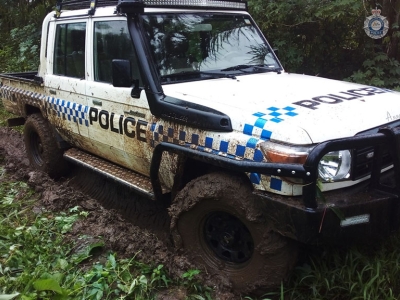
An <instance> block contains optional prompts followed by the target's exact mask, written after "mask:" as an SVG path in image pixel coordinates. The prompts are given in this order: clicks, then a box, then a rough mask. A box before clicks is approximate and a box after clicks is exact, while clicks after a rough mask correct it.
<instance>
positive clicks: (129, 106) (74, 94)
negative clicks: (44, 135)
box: [45, 16, 152, 175]
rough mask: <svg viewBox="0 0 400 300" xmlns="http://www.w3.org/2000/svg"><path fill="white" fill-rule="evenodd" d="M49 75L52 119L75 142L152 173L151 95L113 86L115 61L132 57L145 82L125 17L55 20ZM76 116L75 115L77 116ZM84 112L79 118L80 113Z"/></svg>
mask: <svg viewBox="0 0 400 300" xmlns="http://www.w3.org/2000/svg"><path fill="white" fill-rule="evenodd" d="M48 45H54V47H49V48H52V49H48V51H47V61H48V66H49V70H48V73H47V74H46V76H45V86H46V88H47V90H48V91H47V93H48V94H49V95H50V97H48V100H47V101H48V102H49V103H48V105H49V108H50V109H49V111H50V112H52V113H51V114H49V119H50V121H51V122H52V123H53V124H54V125H55V126H56V128H57V129H58V131H59V132H60V134H61V135H62V136H63V137H64V138H65V139H66V140H68V141H69V142H71V143H72V144H73V145H75V146H77V147H80V148H82V149H83V150H86V151H89V152H91V153H92V154H95V155H98V156H100V157H103V158H106V159H108V160H110V161H112V162H114V163H117V164H119V165H122V166H125V167H127V168H129V169H132V170H135V171H137V172H139V173H142V174H144V175H149V168H150V159H151V153H152V150H151V145H150V142H149V141H150V136H151V122H152V115H151V113H150V110H149V107H148V103H147V99H146V96H145V93H144V92H142V93H141V96H140V98H132V97H131V91H132V88H116V87H114V86H113V85H112V61H113V60H114V59H124V60H129V61H130V63H131V69H132V74H131V75H132V79H137V80H139V84H140V85H141V83H142V80H141V78H140V74H139V70H138V63H137V57H136V54H135V50H134V45H133V43H132V41H131V38H130V34H129V31H128V26H127V20H126V18H125V17H122V16H110V17H104V16H102V17H96V16H94V17H91V18H87V17H85V18H82V19H79V18H78V19H76V18H74V19H73V20H72V19H70V20H68V19H59V20H58V19H54V21H53V22H51V23H50V28H49V43H48ZM74 116H75V118H74ZM76 116H78V118H77V117H76Z"/></svg>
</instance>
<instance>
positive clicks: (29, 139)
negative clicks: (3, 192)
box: [24, 114, 67, 178]
mask: <svg viewBox="0 0 400 300" xmlns="http://www.w3.org/2000/svg"><path fill="white" fill-rule="evenodd" d="M24 142H25V148H26V152H27V155H28V158H29V162H30V164H31V166H32V167H33V168H34V169H36V170H39V171H42V172H45V173H47V174H49V176H50V177H53V178H57V177H60V176H62V175H63V174H65V172H66V171H67V163H66V161H65V160H64V159H63V151H62V150H61V149H60V148H59V147H58V145H57V142H56V139H55V137H54V135H53V132H52V129H51V127H50V124H49V122H48V121H47V120H45V119H44V118H43V116H42V115H41V114H32V115H29V116H28V117H27V119H26V122H25V127H24Z"/></svg>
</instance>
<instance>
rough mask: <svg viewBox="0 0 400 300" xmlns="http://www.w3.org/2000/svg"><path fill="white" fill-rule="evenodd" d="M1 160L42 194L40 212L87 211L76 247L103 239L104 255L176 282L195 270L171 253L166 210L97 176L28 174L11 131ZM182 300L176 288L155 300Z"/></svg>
mask: <svg viewBox="0 0 400 300" xmlns="http://www.w3.org/2000/svg"><path fill="white" fill-rule="evenodd" d="M0 156H1V157H3V158H4V161H3V164H4V167H5V169H6V171H7V173H8V174H9V175H10V176H11V177H12V178H13V179H16V180H24V181H26V182H27V183H28V184H29V185H30V186H31V187H32V188H33V189H34V190H35V191H36V192H37V193H39V194H40V195H41V196H40V200H39V203H37V208H38V209H41V208H45V209H46V210H52V211H66V210H68V209H69V208H73V207H75V206H80V207H82V208H83V210H85V211H87V212H89V214H88V217H87V218H84V219H81V220H79V221H78V222H77V223H76V224H75V226H74V227H73V230H72V231H71V232H70V233H69V239H70V240H71V241H74V242H75V243H79V239H78V237H79V236H82V235H86V236H89V237H91V238H93V239H97V238H99V237H102V240H103V241H104V243H105V246H104V249H103V252H104V253H107V252H108V251H113V252H116V253H117V256H118V257H121V258H122V257H126V258H129V257H133V256H135V257H136V258H137V259H138V260H140V261H142V262H144V263H149V264H151V265H159V264H163V265H164V266H165V268H166V269H167V270H168V272H169V275H170V276H171V277H172V278H175V279H178V278H180V276H181V275H182V274H183V273H184V272H186V271H187V270H189V269H193V268H198V267H196V266H194V265H192V264H191V262H190V261H189V260H188V258H187V257H186V256H184V255H182V254H180V253H176V251H175V250H174V247H173V245H172V241H171V237H170V234H169V222H170V220H169V217H168V212H167V209H166V208H165V209H161V210H160V209H159V207H157V208H158V209H157V210H155V207H154V206H150V208H149V207H147V206H146V204H145V203H147V202H145V201H149V200H147V199H146V200H145V201H144V200H143V199H136V198H134V196H132V194H131V193H130V192H129V191H125V192H121V189H119V188H118V187H115V186H114V185H113V184H112V183H111V184H110V183H105V182H103V181H101V180H102V179H96V178H95V174H88V173H84V172H79V170H78V172H77V171H76V170H75V172H72V173H71V174H70V175H69V176H68V177H65V178H61V179H59V180H57V181H54V180H52V179H51V178H49V177H48V176H47V175H46V174H43V173H40V172H37V171H34V170H32V169H31V168H30V167H29V161H28V159H27V156H26V153H25V146H24V142H23V138H22V136H21V134H20V133H19V132H17V131H15V130H13V129H10V128H0ZM82 176H83V177H86V179H91V180H87V181H88V182H89V185H90V184H91V185H93V186H96V185H98V192H97V193H96V192H95V193H93V192H90V193H89V192H88V190H89V187H88V186H87V185H86V184H83V182H84V180H83V179H84V178H83V177H82ZM93 186H92V187H93ZM113 186H114V189H115V190H113V188H112V187H113ZM92 190H93V189H92ZM95 190H96V189H95ZM115 193H117V195H118V197H113V198H112V197H111V196H112V194H115ZM130 197H133V198H132V199H131V201H127V200H129V199H128V198H130ZM116 198H117V199H116ZM110 199H111V200H110ZM135 200H137V201H135ZM127 202H128V203H127ZM141 216H142V217H141ZM146 222H147V224H146ZM149 223H151V224H149ZM76 247H79V244H76ZM199 279H200V280H201V281H202V282H203V284H205V285H207V286H210V287H212V288H213V289H214V291H215V292H214V294H213V298H214V299H223V300H224V299H241V297H240V296H239V295H238V294H235V293H233V292H232V291H231V290H230V286H229V283H227V282H224V280H222V279H219V278H218V276H215V274H214V276H213V274H207V273H206V272H202V277H201V278H199ZM186 297H187V293H186V291H185V290H182V289H176V288H175V289H171V290H168V291H161V292H160V293H159V295H157V299H185V298H186Z"/></svg>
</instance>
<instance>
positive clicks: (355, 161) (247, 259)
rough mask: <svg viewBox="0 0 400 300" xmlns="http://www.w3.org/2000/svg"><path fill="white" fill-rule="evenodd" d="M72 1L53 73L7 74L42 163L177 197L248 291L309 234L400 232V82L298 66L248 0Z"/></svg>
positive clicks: (52, 26)
mask: <svg viewBox="0 0 400 300" xmlns="http://www.w3.org/2000/svg"><path fill="white" fill-rule="evenodd" d="M65 2H66V3H63V1H59V3H58V5H57V7H58V11H57V12H55V13H50V14H49V15H48V16H47V17H46V18H45V20H44V22H43V32H42V44H41V54H40V55H41V57H40V62H41V63H40V67H39V71H38V72H32V73H21V74H1V76H0V80H1V89H0V91H1V98H2V101H3V103H4V106H5V107H6V109H7V110H8V111H10V112H12V113H14V114H16V115H17V116H18V117H16V118H14V119H11V120H9V123H10V125H18V124H23V123H24V124H25V130H24V138H25V143H26V149H27V152H28V156H29V159H30V162H31V164H32V166H33V167H35V168H36V169H38V170H42V171H45V172H47V173H49V174H50V175H51V176H54V177H57V176H61V175H62V174H63V171H65V168H67V167H68V165H67V164H66V161H70V162H74V163H77V164H79V165H83V166H86V167H88V168H91V169H92V170H94V171H95V172H98V173H101V174H103V175H105V176H108V177H110V178H112V179H114V180H116V181H119V182H120V183H122V184H125V185H128V186H130V187H131V188H133V189H135V190H136V191H137V192H138V193H140V194H141V195H142V196H145V197H147V198H148V199H149V200H148V201H169V202H170V203H171V205H170V207H169V213H170V215H171V234H172V237H173V241H174V244H175V247H176V248H177V249H178V250H179V251H182V252H183V253H186V254H187V255H188V257H190V258H191V259H192V260H193V262H194V263H195V264H196V265H197V266H198V267H199V268H200V269H206V270H207V271H208V272H210V273H218V274H222V275H224V276H226V278H228V279H229V280H230V281H231V283H232V286H233V287H234V289H236V290H237V291H242V292H251V291H255V290H257V289H260V288H268V287H271V286H275V285H277V284H279V283H280V282H281V280H282V279H283V278H285V276H286V275H287V274H288V273H289V272H290V270H291V268H292V267H293V266H294V263H295V261H296V251H297V247H296V244H297V243H306V244H317V243H321V242H329V243H343V242H345V241H346V240H352V239H354V238H356V237H363V238H371V237H372V236H375V235H382V234H385V233H389V232H390V231H392V230H394V229H397V227H398V220H399V205H398V201H399V199H398V197H399V189H400V187H399V182H400V180H399V176H400V170H399V167H400V166H399V164H400V160H399V154H400V152H399V147H400V127H399V125H400V121H399V115H400V109H399V103H400V94H399V93H396V92H393V91H390V90H386V89H381V88H376V87H370V86H362V85H356V84H352V83H345V82H340V81H334V80H328V79H322V78H315V77H310V76H305V75H296V74H287V73H285V72H284V70H283V68H282V66H281V64H280V62H279V61H278V59H277V57H276V55H275V53H274V52H273V51H272V49H271V47H270V45H269V44H268V42H267V41H266V39H265V38H264V37H263V35H262V34H261V32H260V31H259V29H258V28H257V26H256V24H255V23H254V21H253V19H252V18H251V16H250V15H249V14H248V12H247V3H246V2H244V1H240V0H231V1H222V0H218V1H217V0H204V1H189V0H187V1H185V0H183V1H177V3H178V4H176V5H175V4H171V3H173V1H162V0H160V1H152V0H137V1H128V0H119V1H98V3H97V1H91V2H90V1H65Z"/></svg>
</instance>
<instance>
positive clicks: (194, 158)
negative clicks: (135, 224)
mask: <svg viewBox="0 0 400 300" xmlns="http://www.w3.org/2000/svg"><path fill="white" fill-rule="evenodd" d="M164 152H167V153H169V154H175V155H177V157H178V158H177V167H176V173H175V176H174V179H173V187H172V191H171V200H173V199H174V198H175V196H176V194H177V193H178V192H179V191H180V190H181V189H183V188H184V187H185V186H186V185H187V184H188V183H189V182H191V181H192V180H194V179H196V178H198V177H201V176H203V175H206V174H209V173H216V172H225V173H228V172H229V173H230V174H232V175H236V176H241V177H243V178H244V180H246V181H247V182H248V184H249V185H251V182H250V179H249V177H248V176H247V175H246V173H245V172H241V171H237V170H230V169H229V168H226V167H225V166H222V165H220V164H219V160H217V159H215V157H214V155H212V156H210V154H208V153H202V152H200V151H196V150H193V149H189V148H184V147H181V146H179V145H174V144H168V143H160V144H158V145H157V146H156V147H155V149H154V152H153V157H152V161H151V166H150V179H151V182H152V185H153V191H154V195H155V198H156V199H163V195H162V190H161V182H160V178H159V170H160V166H161V162H162V159H163V153H164Z"/></svg>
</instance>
